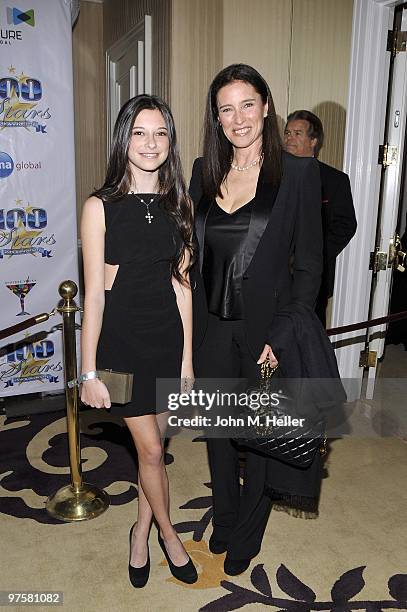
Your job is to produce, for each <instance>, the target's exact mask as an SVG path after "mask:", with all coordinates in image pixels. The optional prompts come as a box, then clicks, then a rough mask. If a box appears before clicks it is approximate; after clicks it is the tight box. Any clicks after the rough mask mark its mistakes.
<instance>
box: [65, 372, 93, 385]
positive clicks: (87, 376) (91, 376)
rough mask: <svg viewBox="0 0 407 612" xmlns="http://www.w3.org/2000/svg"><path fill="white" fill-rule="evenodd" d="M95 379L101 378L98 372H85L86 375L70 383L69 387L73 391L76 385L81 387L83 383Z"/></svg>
mask: <svg viewBox="0 0 407 612" xmlns="http://www.w3.org/2000/svg"><path fill="white" fill-rule="evenodd" d="M94 378H99V376H98V373H97V372H96V370H91V371H90V372H84V374H81V375H80V376H78V378H74V379H73V380H70V381H68V383H67V385H68V387H69V388H70V389H72V387H75V385H78V387H79V385H80V384H81V383H83V382H85V381H86V380H93V379H94Z"/></svg>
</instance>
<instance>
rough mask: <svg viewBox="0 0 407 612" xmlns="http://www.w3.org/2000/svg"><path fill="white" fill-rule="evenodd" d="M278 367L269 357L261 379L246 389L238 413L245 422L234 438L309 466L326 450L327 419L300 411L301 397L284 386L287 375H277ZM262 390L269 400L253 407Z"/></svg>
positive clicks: (274, 454)
mask: <svg viewBox="0 0 407 612" xmlns="http://www.w3.org/2000/svg"><path fill="white" fill-rule="evenodd" d="M277 370H278V366H277V367H276V368H272V367H271V365H270V362H269V360H268V359H266V361H264V362H263V363H262V365H261V376H260V380H259V381H258V383H257V384H256V385H255V386H252V387H249V389H247V391H246V394H247V396H248V401H247V405H246V406H245V407H244V409H243V410H242V411H240V414H239V417H240V418H241V421H239V422H241V423H244V424H243V425H241V426H239V428H238V429H235V436H234V437H233V438H232V439H233V440H234V441H235V442H237V443H238V444H240V445H242V446H246V447H248V448H251V449H253V450H256V451H259V452H261V453H263V454H265V455H267V456H269V457H273V458H274V459H279V460H280V461H283V462H285V463H288V464H290V465H293V466H296V467H301V468H306V467H308V466H309V465H311V463H312V461H313V460H314V457H315V455H316V454H317V452H320V453H321V455H324V454H325V453H326V437H325V434H324V431H325V427H324V423H323V421H322V420H321V421H317V422H315V419H313V420H312V422H308V419H306V418H304V414H299V413H298V411H297V409H296V406H297V401H298V399H296V398H295V397H290V396H289V395H287V394H286V393H285V392H284V391H283V390H282V389H281V387H284V384H283V383H284V379H283V378H281V377H280V376H279V375H278V374H277V375H275V373H276V371H277ZM260 394H263V397H264V398H265V397H266V396H267V397H268V398H270V401H267V402H266V403H265V404H264V405H263V404H261V405H258V407H256V409H255V410H254V409H253V407H252V406H253V404H254V401H251V400H252V399H254V398H256V400H257V404H258V398H259V397H260ZM257 404H255V405H257Z"/></svg>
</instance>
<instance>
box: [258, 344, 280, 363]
mask: <svg viewBox="0 0 407 612" xmlns="http://www.w3.org/2000/svg"><path fill="white" fill-rule="evenodd" d="M267 357H268V358H269V361H270V365H271V367H272V368H275V367H276V366H278V359H277V357H276V356H275V355H274V353H273V351H272V350H271V346H270V345H269V344H265V345H264V349H263V350H262V352H261V355H260V357H259V360H258V362H257V363H258V364H259V365H260V364H261V363H263V362H264V361H266V359H267Z"/></svg>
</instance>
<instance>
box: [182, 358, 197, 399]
mask: <svg viewBox="0 0 407 612" xmlns="http://www.w3.org/2000/svg"><path fill="white" fill-rule="evenodd" d="M194 382H195V375H194V368H193V366H192V361H183V362H182V366H181V393H190V392H191V391H192V388H193V386H194Z"/></svg>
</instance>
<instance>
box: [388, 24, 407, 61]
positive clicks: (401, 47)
mask: <svg viewBox="0 0 407 612" xmlns="http://www.w3.org/2000/svg"><path fill="white" fill-rule="evenodd" d="M406 44H407V31H402V30H389V31H388V33H387V51H391V54H392V56H393V57H394V56H395V55H397V53H404V52H405V51H406Z"/></svg>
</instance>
